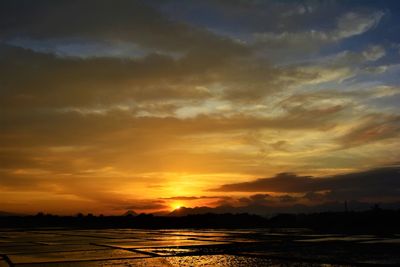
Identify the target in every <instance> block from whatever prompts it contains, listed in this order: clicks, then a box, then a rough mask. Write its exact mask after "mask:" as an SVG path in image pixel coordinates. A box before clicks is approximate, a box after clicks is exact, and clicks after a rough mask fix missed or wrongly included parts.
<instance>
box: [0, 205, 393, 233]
mask: <svg viewBox="0 0 400 267" xmlns="http://www.w3.org/2000/svg"><path fill="white" fill-rule="evenodd" d="M0 227H3V228H8V227H12V228H36V227H44V228H45V227H51V228H53V227H68V228H71V227H72V228H143V229H160V228H165V229H168V228H227V229H229V228H282V227H283V228H310V229H314V230H318V231H324V232H349V233H365V232H369V233H370V232H379V233H385V232H387V233H393V232H400V210H382V209H380V208H379V207H375V208H373V209H371V210H369V211H363V212H355V211H350V212H322V213H312V214H278V215H275V216H272V217H269V218H267V217H262V216H258V215H251V214H247V213H244V214H230V213H227V214H213V213H207V214H198V215H186V216H182V217H171V216H154V215H152V214H140V215H138V216H133V215H126V216H103V215H100V216H95V215H93V214H87V215H84V214H82V213H79V214H78V215H76V216H57V215H51V214H44V213H38V214H37V215H35V216H8V217H0Z"/></svg>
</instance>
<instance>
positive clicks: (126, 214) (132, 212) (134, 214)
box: [123, 210, 138, 216]
mask: <svg viewBox="0 0 400 267" xmlns="http://www.w3.org/2000/svg"><path fill="white" fill-rule="evenodd" d="M137 215H138V214H137V213H136V212H135V211H133V210H128V211H127V212H125V213H124V214H123V216H137Z"/></svg>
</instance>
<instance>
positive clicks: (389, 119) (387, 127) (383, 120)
mask: <svg viewBox="0 0 400 267" xmlns="http://www.w3.org/2000/svg"><path fill="white" fill-rule="evenodd" d="M399 131H400V117H399V116H397V115H380V114H370V115H366V116H364V117H363V118H361V119H360V122H359V123H358V124H357V125H356V126H354V127H353V128H351V129H350V130H349V131H348V132H347V133H346V134H344V135H343V136H341V137H340V138H339V139H338V142H339V143H341V144H342V145H343V147H346V148H347V147H353V146H361V145H367V144H368V143H371V142H377V141H380V140H384V139H388V138H395V137H398V135H399Z"/></svg>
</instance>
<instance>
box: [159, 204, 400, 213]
mask: <svg viewBox="0 0 400 267" xmlns="http://www.w3.org/2000/svg"><path fill="white" fill-rule="evenodd" d="M374 205H375V204H374V203H364V202H358V201H350V202H349V203H348V204H347V208H348V210H349V211H363V210H368V209H371V208H372V207H374ZM379 206H380V207H381V208H384V209H392V210H396V209H400V203H399V202H396V203H384V204H381V205H379ZM345 210H346V207H345V204H344V203H343V202H330V203H324V204H320V205H315V206H307V205H300V204H296V205H290V206H282V207H274V206H266V205H249V206H242V207H232V206H229V205H224V206H218V207H215V208H210V207H194V208H186V207H181V208H179V209H176V210H174V211H172V212H170V213H169V214H167V216H173V217H181V216H186V215H197V214H206V213H215V214H224V213H232V214H240V213H249V214H255V215H260V216H272V215H276V214H279V213H314V212H341V211H345ZM155 215H156V214H155Z"/></svg>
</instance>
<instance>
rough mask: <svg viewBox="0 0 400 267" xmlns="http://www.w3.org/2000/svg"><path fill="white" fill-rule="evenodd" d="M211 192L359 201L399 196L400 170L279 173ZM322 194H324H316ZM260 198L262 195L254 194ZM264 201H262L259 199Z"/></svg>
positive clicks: (391, 168)
mask: <svg viewBox="0 0 400 267" xmlns="http://www.w3.org/2000/svg"><path fill="white" fill-rule="evenodd" d="M213 191H222V192H279V193H283V192H285V193H306V195H305V198H307V199H314V200H315V199H319V198H327V199H328V198H330V199H355V200H358V199H363V198H379V197H380V198H381V199H383V198H385V197H388V198H390V197H395V198H398V197H399V192H400V168H399V167H398V166H395V167H384V168H378V169H372V170H369V171H363V172H356V173H350V174H341V175H334V176H330V177H311V176H297V175H296V174H293V173H281V174H278V175H276V176H275V177H271V178H262V179H258V180H255V181H251V182H244V183H237V184H226V185H222V186H221V187H220V188H217V189H214V190H213ZM321 191H325V192H326V193H325V194H318V193H316V192H321ZM258 196H263V195H258ZM263 199H265V198H263Z"/></svg>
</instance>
